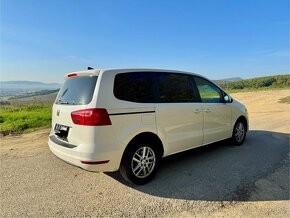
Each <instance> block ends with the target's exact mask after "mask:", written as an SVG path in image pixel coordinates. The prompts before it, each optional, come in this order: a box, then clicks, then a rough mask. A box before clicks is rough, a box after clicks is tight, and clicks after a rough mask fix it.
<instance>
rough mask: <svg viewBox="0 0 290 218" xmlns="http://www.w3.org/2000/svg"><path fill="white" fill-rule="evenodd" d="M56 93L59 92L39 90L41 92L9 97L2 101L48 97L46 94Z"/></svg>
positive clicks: (55, 90)
mask: <svg viewBox="0 0 290 218" xmlns="http://www.w3.org/2000/svg"><path fill="white" fill-rule="evenodd" d="M58 91H59V89H54V90H41V91H35V92H29V93H25V94H23V95H16V96H10V97H8V98H7V99H3V100H14V99H19V98H27V97H34V96H40V95H48V94H51V93H55V92H58Z"/></svg>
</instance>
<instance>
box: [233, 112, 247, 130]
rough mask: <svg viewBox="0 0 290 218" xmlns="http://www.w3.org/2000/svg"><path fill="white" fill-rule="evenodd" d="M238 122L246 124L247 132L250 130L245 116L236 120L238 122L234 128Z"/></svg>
mask: <svg viewBox="0 0 290 218" xmlns="http://www.w3.org/2000/svg"><path fill="white" fill-rule="evenodd" d="M238 121H242V122H243V123H244V124H245V127H246V130H247V131H248V130H249V124H248V120H247V118H246V117H245V116H244V115H241V116H239V117H238V119H237V120H236V122H235V124H234V127H235V125H236V123H237V122H238ZM234 127H233V130H232V131H234Z"/></svg>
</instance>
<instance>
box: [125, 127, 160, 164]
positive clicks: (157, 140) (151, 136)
mask: <svg viewBox="0 0 290 218" xmlns="http://www.w3.org/2000/svg"><path fill="white" fill-rule="evenodd" d="M142 139H146V140H148V139H150V140H152V141H153V142H154V144H156V146H157V148H158V151H159V152H160V154H161V156H163V154H164V147H163V143H162V141H161V139H160V138H159V137H158V135H156V134H155V133H153V132H141V133H139V134H137V135H135V136H134V137H133V138H132V139H131V140H130V141H129V143H128V144H127V145H126V147H125V149H124V152H123V154H122V158H121V162H122V160H123V157H124V154H125V153H126V151H127V150H128V149H129V148H130V146H131V145H133V144H135V143H137V142H138V141H141V140H142Z"/></svg>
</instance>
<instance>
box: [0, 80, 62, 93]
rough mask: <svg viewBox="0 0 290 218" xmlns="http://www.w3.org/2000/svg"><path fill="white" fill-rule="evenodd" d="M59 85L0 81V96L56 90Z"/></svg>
mask: <svg viewBox="0 0 290 218" xmlns="http://www.w3.org/2000/svg"><path fill="white" fill-rule="evenodd" d="M60 87H61V84H58V83H43V82H39V81H0V96H19V95H25V94H27V93H32V92H36V91H41V90H56V89H59V88H60Z"/></svg>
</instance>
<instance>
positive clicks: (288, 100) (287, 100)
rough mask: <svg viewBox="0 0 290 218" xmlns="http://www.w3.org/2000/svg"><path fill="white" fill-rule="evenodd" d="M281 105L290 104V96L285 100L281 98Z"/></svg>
mask: <svg viewBox="0 0 290 218" xmlns="http://www.w3.org/2000/svg"><path fill="white" fill-rule="evenodd" d="M279 103H286V104H290V96H287V97H284V98H280V99H279Z"/></svg>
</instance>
